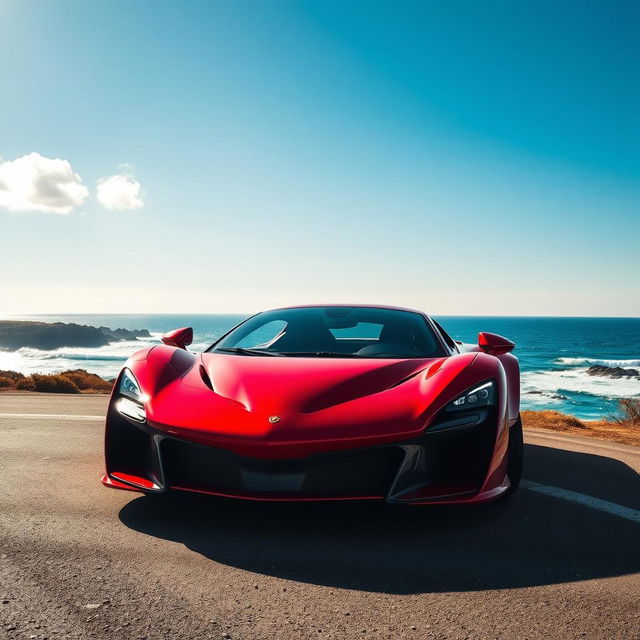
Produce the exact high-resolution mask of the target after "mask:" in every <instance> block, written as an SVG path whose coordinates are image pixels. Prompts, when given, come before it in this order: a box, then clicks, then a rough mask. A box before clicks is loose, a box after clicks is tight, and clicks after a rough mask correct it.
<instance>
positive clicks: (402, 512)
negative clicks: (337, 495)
mask: <svg viewBox="0 0 640 640" xmlns="http://www.w3.org/2000/svg"><path fill="white" fill-rule="evenodd" d="M526 453H527V462H529V461H530V462H531V465H530V469H528V470H527V471H526V473H525V475H527V477H530V478H531V479H532V480H535V481H537V482H544V481H545V475H549V477H554V475H555V476H559V477H560V478H561V479H562V481H563V482H564V484H562V485H561V486H563V488H566V489H572V490H574V491H581V485H582V484H583V483H584V481H585V477H587V476H588V477H589V478H599V479H600V482H601V483H606V482H607V481H608V480H609V479H611V478H613V479H614V481H615V482H623V483H624V485H625V487H626V488H625V491H627V492H630V493H633V492H634V491H635V493H636V494H640V476H639V475H638V474H637V473H636V472H635V471H634V470H633V469H631V468H630V467H628V466H627V465H625V464H624V463H622V462H619V461H616V460H612V459H610V458H606V457H602V456H595V455H590V454H583V453H575V452H569V451H563V450H559V449H552V448H547V447H538V446H533V445H527V452H526ZM567 469H570V470H573V473H574V476H573V479H574V480H575V483H571V479H572V476H571V475H569V476H567V473H566V470H567ZM589 482H591V480H590V481H589ZM572 484H575V486H571V485H572ZM601 497H604V496H601ZM119 517H120V520H121V522H122V523H123V524H125V525H126V526H127V527H130V528H131V529H134V530H136V531H140V532H143V533H146V534H148V535H150V536H155V537H157V538H163V539H167V540H171V541H175V542H180V543H182V544H184V545H185V546H186V547H188V548H189V549H191V550H192V551H193V552H195V553H198V554H200V555H202V556H204V557H205V558H208V559H210V560H212V561H215V562H219V563H223V564H226V565H229V566H234V567H238V568H240V569H244V570H246V571H252V572H256V573H260V574H265V575H272V576H277V577H281V578H286V579H289V580H296V581H300V582H305V583H311V584H318V585H327V586H333V587H340V588H344V589H358V590H363V591H371V592H382V593H405V594H406V593H425V592H439V591H477V590H487V589H504V588H514V587H528V586H536V585H547V584H558V583H563V582H569V581H579V580H589V579H593V578H602V577H612V576H619V575H625V574H632V573H635V572H638V571H640V554H638V550H637V544H636V542H635V541H637V540H638V535H639V533H640V525H638V524H637V523H634V522H631V521H628V520H625V519H622V518H619V517H617V516H613V515H609V514H607V513H603V512H600V511H597V510H595V509H591V508H587V507H584V506H581V505H578V504H574V503H571V502H567V501H564V500H560V499H558V498H552V497H548V496H544V495H541V494H537V493H534V492H531V491H527V490H520V491H519V492H517V493H516V494H515V495H514V496H512V497H511V498H510V499H509V500H508V501H506V502H499V503H493V504H486V505H476V506H457V507H453V506H449V507H445V506H438V507H411V508H409V507H392V506H389V505H385V504H383V503H378V502H375V503H353V502H348V503H344V502H343V503H313V504H310V503H307V504H300V503H298V504H296V503H288V504H278V503H267V504H263V503H255V502H244V501H234V500H225V499H219V498H213V497H210V496H203V495H197V494H181V493H178V492H176V493H169V494H166V495H162V496H142V497H137V498H134V499H133V500H131V501H130V502H129V503H128V504H126V505H125V506H124V507H123V508H122V510H121V511H120V514H119Z"/></svg>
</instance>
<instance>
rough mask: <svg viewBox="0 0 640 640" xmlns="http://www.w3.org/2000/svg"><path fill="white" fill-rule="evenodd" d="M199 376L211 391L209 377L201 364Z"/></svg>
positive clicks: (211, 385)
mask: <svg viewBox="0 0 640 640" xmlns="http://www.w3.org/2000/svg"><path fill="white" fill-rule="evenodd" d="M200 377H201V378H202V382H204V383H205V384H206V385H207V387H209V389H211V391H213V384H211V378H210V377H209V374H208V373H207V370H206V369H205V368H204V367H203V366H202V365H200Z"/></svg>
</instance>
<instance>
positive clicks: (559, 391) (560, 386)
mask: <svg viewBox="0 0 640 640" xmlns="http://www.w3.org/2000/svg"><path fill="white" fill-rule="evenodd" d="M521 391H522V395H523V396H527V401H532V402H535V396H536V395H540V396H544V397H545V398H546V399H551V400H556V399H557V400H558V403H561V402H562V399H561V398H560V397H559V396H562V395H564V394H565V393H566V392H569V393H585V394H589V395H592V396H596V397H601V398H608V399H616V398H629V397H633V396H637V395H640V380H638V379H637V378H607V377H602V376H589V375H587V373H586V369H584V368H583V369H564V370H554V371H526V372H523V373H522V387H521ZM554 395H555V396H557V397H556V398H554V397H553V396H554Z"/></svg>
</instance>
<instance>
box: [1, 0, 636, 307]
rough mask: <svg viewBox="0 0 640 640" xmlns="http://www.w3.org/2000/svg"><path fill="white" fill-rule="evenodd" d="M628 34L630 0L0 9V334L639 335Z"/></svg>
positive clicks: (28, 4)
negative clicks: (176, 318)
mask: <svg viewBox="0 0 640 640" xmlns="http://www.w3.org/2000/svg"><path fill="white" fill-rule="evenodd" d="M639 29H640V4H638V3H637V2H631V1H629V2H620V1H619V2H577V1H576V2H541V1H535V2H533V1H527V2H521V3H512V2H507V1H506V0H505V1H503V2H479V1H477V2H471V1H470V2H463V3H454V2H416V3H413V2H390V1H389V2H374V1H367V2H345V1H341V2H328V1H323V2H269V1H260V2H258V1H257V0H256V1H252V2H209V1H207V2H171V3H170V2H156V1H154V2H152V1H142V0H139V1H134V2H125V1H124V0H122V1H117V0H108V1H100V0H92V2H85V1H81V0H79V1H69V0H61V1H58V2H53V0H51V1H39V0H20V1H17V0H14V1H11V0H0V57H1V59H2V60H3V64H2V65H1V66H0V91H1V94H2V97H1V99H0V157H2V160H3V161H4V163H5V164H4V165H0V292H1V293H2V295H1V296H0V312H4V313H35V312H42V313H64V312H172V311H180V312H191V311H193V312H218V311H220V312H224V311H229V312H234V311H243V312H244V311H253V310H257V309H260V308H264V307H271V306H276V305H280V304H295V303H298V302H318V301H324V302H346V301H354V302H381V303H394V304H402V305H407V306H412V307H418V308H422V309H424V310H426V311H430V312H433V313H439V314H447V313H450V314H470V315H475V314H492V315H493V314H495V315H503V314H504V315H633V316H640V286H639V284H640V251H638V241H639V240H640V49H639V48H638V40H637V33H638V30H639ZM29 154H38V156H35V155H29ZM25 156H27V159H26V160H25V159H24V158H25ZM19 159H23V160H21V161H20V162H19V163H17V164H12V163H14V162H16V161H17V160H19ZM53 159H59V160H61V161H65V162H66V163H68V164H64V163H63V164H64V166H62V165H61V164H57V165H54V164H52V163H51V161H52V160H53ZM36 161H37V162H36ZM34 163H36V164H37V171H39V172H41V173H37V176H39V178H38V180H35V178H34V181H33V184H32V183H29V185H27V186H28V187H29V188H32V187H33V188H34V189H35V190H36V191H37V190H38V189H39V190H40V192H39V193H38V194H37V196H38V198H40V200H39V202H40V203H41V204H40V205H37V203H36V204H33V203H35V202H36V200H35V199H34V198H35V197H36V196H33V195H31V196H30V195H29V194H28V193H27V191H26V189H27V187H24V188H23V187H22V186H20V185H18V186H16V184H14V182H16V183H17V182H19V181H20V180H21V176H23V171H26V170H29V171H30V170H31V169H32V168H33V167H34V166H36V165H35V164H34ZM3 166H4V169H3ZM3 171H4V173H3ZM65 172H66V173H65ZM62 174H64V175H67V177H68V176H71V178H69V179H71V180H72V181H73V182H74V185H75V186H74V189H75V191H74V194H72V195H70V194H67V193H66V192H65V194H66V195H65V196H64V197H69V198H71V201H69V202H70V204H68V203H67V202H66V201H65V202H64V203H61V201H59V200H56V202H57V205H56V206H58V209H61V208H64V209H67V210H66V211H64V212H60V211H58V212H55V211H52V210H51V209H52V205H51V202H53V201H52V200H51V199H49V200H46V198H47V197H49V196H51V193H54V195H55V197H56V198H58V196H59V192H58V191H56V188H57V187H56V185H55V184H52V183H51V182H49V181H51V180H54V181H55V179H60V178H59V176H60V175H62ZM76 174H77V175H76ZM30 175H32V177H33V176H34V175H36V174H30ZM56 176H57V177H56ZM114 176H116V177H117V178H116V182H115V183H114V182H113V181H110V180H111V179H112V178H113V177H114ZM118 180H120V183H118ZM3 181H4V182H3ZM12 181H13V182H12ZM99 181H100V184H101V185H103V187H104V193H103V195H100V193H99V192H98V183H99ZM21 184H22V183H21ZM33 185H35V187H34V186H33ZM123 186H124V188H125V191H126V190H127V189H128V191H126V192H122V191H119V190H118V189H119V188H120V187H123ZM106 187H109V188H110V191H109V192H108V193H107V191H108V190H107V189H106ZM3 189H4V190H5V192H4V196H3V191H2V190H3ZM20 189H21V190H20ZM52 189H53V191H52ZM34 193H35V192H34ZM56 194H57V195H56ZM51 197H53V196H51ZM60 197H62V196H60ZM3 198H4V199H3ZM42 198H45V200H43V199H42ZM45 201H46V203H45V204H42V202H45ZM30 203H31V204H30ZM67 204H68V206H67ZM3 205H4V206H3ZM31 206H33V208H32V209H30V208H29V207H31ZM38 209H39V210H38Z"/></svg>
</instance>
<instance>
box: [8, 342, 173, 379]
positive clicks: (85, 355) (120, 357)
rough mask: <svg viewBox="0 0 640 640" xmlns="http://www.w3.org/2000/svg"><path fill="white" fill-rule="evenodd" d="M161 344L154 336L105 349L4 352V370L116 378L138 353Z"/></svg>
mask: <svg viewBox="0 0 640 640" xmlns="http://www.w3.org/2000/svg"><path fill="white" fill-rule="evenodd" d="M159 341H160V340H159V337H158V338H156V337H155V336H153V335H152V337H151V338H139V339H136V340H126V341H122V342H112V343H111V344H108V345H105V346H103V347H61V348H59V349H51V350H48V351H45V350H42V349H33V348H31V347H23V348H22V349H18V350H16V351H0V369H5V370H11V371H19V372H20V373H24V374H30V373H57V372H60V371H65V370H67V369H87V370H88V371H90V372H91V373H97V374H99V375H103V376H113V375H115V374H117V373H118V371H119V370H120V367H121V366H122V364H123V363H124V362H125V360H126V359H127V358H128V357H129V356H130V355H131V354H132V353H133V352H134V351H137V350H138V349H142V348H144V347H150V346H153V345H155V344H158V343H159Z"/></svg>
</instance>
